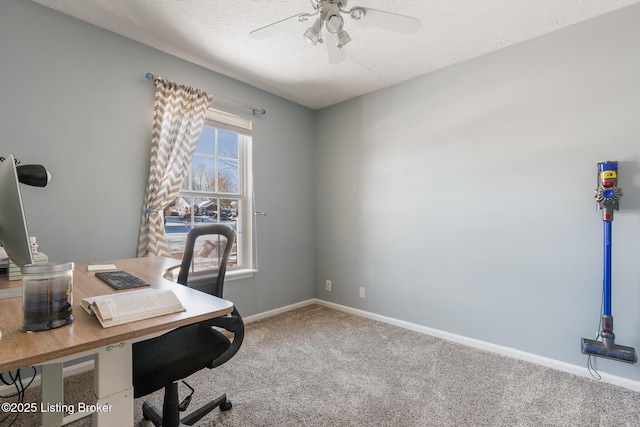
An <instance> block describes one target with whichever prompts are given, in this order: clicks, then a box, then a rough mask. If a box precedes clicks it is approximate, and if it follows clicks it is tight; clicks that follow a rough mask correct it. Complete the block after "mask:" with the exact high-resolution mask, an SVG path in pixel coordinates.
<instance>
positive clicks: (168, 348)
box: [132, 224, 244, 427]
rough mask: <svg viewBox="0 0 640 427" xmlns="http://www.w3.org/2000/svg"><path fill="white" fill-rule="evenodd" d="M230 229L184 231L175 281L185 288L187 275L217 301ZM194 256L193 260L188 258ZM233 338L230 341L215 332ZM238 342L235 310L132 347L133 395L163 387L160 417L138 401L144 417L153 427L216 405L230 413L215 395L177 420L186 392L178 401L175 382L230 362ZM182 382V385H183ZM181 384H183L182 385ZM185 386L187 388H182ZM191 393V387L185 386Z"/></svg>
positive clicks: (186, 421)
mask: <svg viewBox="0 0 640 427" xmlns="http://www.w3.org/2000/svg"><path fill="white" fill-rule="evenodd" d="M234 238H235V231H234V230H233V229H231V228H230V227H228V226H226V225H222V224H214V225H207V226H204V227H197V228H195V229H193V230H191V231H190V232H189V234H188V235H187V241H186V244H185V252H184V255H183V259H182V264H181V266H180V273H179V276H178V283H180V284H182V285H185V286H191V282H192V280H191V277H189V276H190V273H192V276H193V278H194V280H193V282H194V283H196V282H197V285H198V286H197V288H198V289H200V290H202V291H205V292H207V293H210V294H212V295H215V296H217V297H222V290H223V285H224V276H225V273H226V269H227V262H228V260H229V256H230V253H231V248H232V246H233V244H234ZM194 253H196V256H195V257H194V256H193V254H194ZM221 329H222V330H225V331H228V332H230V333H232V334H233V340H231V339H230V338H228V337H227V335H226V334H224V333H222V332H221V331H220V330H221ZM243 338H244V323H243V321H242V317H241V316H240V313H238V310H237V309H235V308H234V309H233V312H232V313H231V314H228V315H226V316H222V317H218V318H215V319H210V320H208V321H205V322H201V323H197V324H195V325H188V326H184V327H181V328H178V329H175V330H173V331H171V332H168V333H166V334H164V335H161V336H159V337H157V338H152V339H150V340H146V341H141V342H139V343H135V344H133V349H132V351H133V388H134V397H136V398H138V397H142V396H146V395H148V394H150V393H153V392H155V391H157V390H160V389H161V388H164V403H163V406H162V413H160V412H159V411H158V410H157V409H156V408H154V407H153V406H152V405H151V404H150V403H149V402H144V404H143V406H142V413H143V416H144V418H145V419H148V420H151V421H152V422H153V424H154V425H156V426H160V425H162V426H164V427H177V426H182V425H193V424H194V423H195V422H197V421H198V420H199V419H200V418H202V417H204V416H205V415H206V414H208V413H209V412H211V411H212V410H213V409H215V408H216V407H220V409H221V410H223V411H226V410H229V409H231V406H232V405H231V401H229V400H228V399H227V396H226V394H224V393H223V394H221V395H220V396H218V397H216V398H215V399H213V400H212V401H210V402H208V403H207V404H205V405H203V406H201V407H200V408H197V409H195V410H193V411H191V412H189V413H188V414H186V415H185V416H183V417H182V418H181V417H180V412H182V411H185V410H186V407H187V406H188V404H189V402H190V401H191V394H190V395H188V396H187V397H186V398H185V399H184V400H183V401H182V403H178V401H179V399H178V381H180V380H183V379H184V378H186V377H188V376H189V375H191V374H193V373H195V372H197V371H199V370H201V369H204V368H209V369H211V368H215V367H217V366H220V365H222V364H223V363H225V362H227V361H228V360H229V359H231V358H232V357H233V356H234V355H235V354H236V353H237V351H238V350H239V348H240V346H241V345H242V340H243ZM183 382H184V381H183ZM185 384H186V383H185ZM186 385H187V386H188V387H189V388H191V386H189V385H188V384H186ZM191 390H192V393H193V389H192V388H191Z"/></svg>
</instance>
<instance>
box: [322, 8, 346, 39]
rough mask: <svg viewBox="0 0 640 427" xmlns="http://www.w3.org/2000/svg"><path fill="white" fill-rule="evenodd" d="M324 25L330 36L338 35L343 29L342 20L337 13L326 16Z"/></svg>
mask: <svg viewBox="0 0 640 427" xmlns="http://www.w3.org/2000/svg"><path fill="white" fill-rule="evenodd" d="M325 25H326V27H327V31H328V32H330V33H331V34H338V33H339V32H340V31H342V28H343V27H344V20H343V19H342V16H340V14H339V13H335V14H332V15H329V16H327V22H326V24H325Z"/></svg>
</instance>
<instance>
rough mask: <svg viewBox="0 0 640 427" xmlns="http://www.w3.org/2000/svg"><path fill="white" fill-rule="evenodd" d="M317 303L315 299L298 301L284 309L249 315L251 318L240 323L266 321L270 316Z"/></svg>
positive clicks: (245, 318)
mask: <svg viewBox="0 0 640 427" xmlns="http://www.w3.org/2000/svg"><path fill="white" fill-rule="evenodd" d="M318 302H319V300H316V299H315V298H312V299H308V300H306V301H300V302H297V303H295V304H291V305H286V306H284V307H280V308H275V309H273V310H269V311H265V312H263V313H258V314H254V315H251V316H247V317H243V318H242V321H243V322H244V323H251V322H256V321H258V320H262V319H266V318H269V317H271V316H275V315H277V314H282V313H286V312H287V311H291V310H295V309H296V308H300V307H306V306H307V305H311V304H316V303H318Z"/></svg>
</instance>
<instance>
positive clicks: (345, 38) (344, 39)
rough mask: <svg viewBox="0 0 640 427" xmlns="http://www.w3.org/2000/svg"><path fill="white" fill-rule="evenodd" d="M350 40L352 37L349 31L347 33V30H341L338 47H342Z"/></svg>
mask: <svg viewBox="0 0 640 427" xmlns="http://www.w3.org/2000/svg"><path fill="white" fill-rule="evenodd" d="M350 41H351V37H350V36H349V33H347V32H346V31H340V33H339V34H338V49H342V47H343V46H344V45H346V44H347V43H349V42H350Z"/></svg>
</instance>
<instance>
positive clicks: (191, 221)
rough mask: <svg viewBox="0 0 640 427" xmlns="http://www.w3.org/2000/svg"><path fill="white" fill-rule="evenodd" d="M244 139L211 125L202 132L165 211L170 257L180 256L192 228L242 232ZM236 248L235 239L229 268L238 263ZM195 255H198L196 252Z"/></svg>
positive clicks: (239, 260) (197, 251) (238, 253)
mask: <svg viewBox="0 0 640 427" xmlns="http://www.w3.org/2000/svg"><path fill="white" fill-rule="evenodd" d="M243 138H244V137H243V136H242V135H239V134H237V133H234V132H230V131H227V130H223V129H219V128H217V127H215V126H212V125H210V124H205V126H204V128H203V129H202V132H201V134H200V139H199V141H198V146H197V148H196V151H195V154H194V155H193V158H192V160H191V168H190V170H189V174H188V176H187V177H186V178H185V180H184V182H183V185H182V189H181V191H180V195H179V196H178V198H177V199H176V200H175V201H174V202H173V203H172V204H171V205H170V206H169V207H167V208H166V209H165V211H164V215H165V232H166V234H167V239H168V242H169V249H170V251H171V253H172V255H173V256H175V257H181V256H182V253H183V251H184V244H185V240H186V237H187V233H188V232H189V231H190V230H191V229H193V228H194V227H199V226H203V225H206V224H212V223H221V224H226V225H228V226H230V227H232V228H233V229H235V230H236V232H238V231H239V230H241V224H240V221H241V220H242V208H243V206H242V203H243V191H242V189H243V185H242V176H243V175H242V173H243V166H244V165H243V164H242V157H243V156H242V155H241V153H242V141H243ZM239 246H240V242H239V240H238V239H237V237H236V241H235V242H234V244H233V249H232V253H231V257H230V259H229V264H228V265H229V266H230V267H231V266H236V265H240V263H241V259H240V258H241V255H240V254H241V251H240V250H239V249H240V248H239ZM194 253H195V254H198V253H199V250H198V248H196V250H195V251H194ZM203 253H204V252H203ZM207 253H209V252H207Z"/></svg>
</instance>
